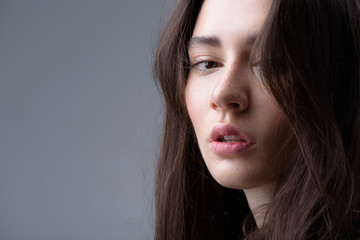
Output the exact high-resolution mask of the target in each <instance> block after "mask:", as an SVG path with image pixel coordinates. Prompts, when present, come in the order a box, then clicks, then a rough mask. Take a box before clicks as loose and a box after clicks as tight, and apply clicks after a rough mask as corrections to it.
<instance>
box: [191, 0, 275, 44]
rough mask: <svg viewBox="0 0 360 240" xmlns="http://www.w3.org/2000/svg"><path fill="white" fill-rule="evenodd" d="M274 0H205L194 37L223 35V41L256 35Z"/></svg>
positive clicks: (221, 37) (221, 36)
mask: <svg viewBox="0 0 360 240" xmlns="http://www.w3.org/2000/svg"><path fill="white" fill-rule="evenodd" d="M270 4H271V0H205V1H204V3H203V5H202V7H201V10H200V13H199V16H198V18H197V20H196V24H195V28H194V32H193V37H197V36H219V38H220V39H221V41H222V42H224V43H225V44H226V42H227V41H231V40H234V39H237V40H241V39H242V38H244V37H245V36H248V35H256V33H257V32H258V31H259V30H260V28H261V26H262V25H263V23H264V20H265V17H266V14H267V13H268V11H269V8H270Z"/></svg>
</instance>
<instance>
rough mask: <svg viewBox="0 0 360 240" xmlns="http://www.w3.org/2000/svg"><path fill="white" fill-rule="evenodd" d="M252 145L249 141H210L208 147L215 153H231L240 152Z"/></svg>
mask: <svg viewBox="0 0 360 240" xmlns="http://www.w3.org/2000/svg"><path fill="white" fill-rule="evenodd" d="M252 145H254V144H253V143H249V142H217V141H214V142H210V148H211V149H212V150H213V151H214V152H215V153H217V154H225V155H232V154H236V153H240V152H243V151H245V150H246V149H248V148H249V147H251V146H252Z"/></svg>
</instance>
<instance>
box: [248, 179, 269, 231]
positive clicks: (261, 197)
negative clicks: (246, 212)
mask: <svg viewBox="0 0 360 240" xmlns="http://www.w3.org/2000/svg"><path fill="white" fill-rule="evenodd" d="M274 188H275V183H270V184H266V185H262V186H259V187H256V188H251V189H244V193H245V195H246V199H247V201H248V204H249V207H250V210H251V212H252V214H253V216H254V219H255V222H256V225H257V226H258V228H261V227H262V226H263V225H264V223H265V216H266V213H267V211H268V204H269V203H270V202H271V201H272V199H273V193H274Z"/></svg>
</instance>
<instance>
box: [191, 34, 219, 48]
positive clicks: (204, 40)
mask: <svg viewBox="0 0 360 240" xmlns="http://www.w3.org/2000/svg"><path fill="white" fill-rule="evenodd" d="M187 46H188V49H190V48H193V47H195V46H210V47H221V41H220V39H219V38H218V37H216V36H200V37H192V38H191V39H190V40H189V42H188V45H187Z"/></svg>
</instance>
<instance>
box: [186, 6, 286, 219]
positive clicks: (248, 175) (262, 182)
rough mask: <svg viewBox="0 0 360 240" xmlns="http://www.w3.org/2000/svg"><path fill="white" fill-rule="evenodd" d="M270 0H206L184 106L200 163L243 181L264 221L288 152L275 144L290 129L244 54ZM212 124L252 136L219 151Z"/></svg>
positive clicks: (236, 183) (192, 46) (224, 180)
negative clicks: (238, 147) (239, 146)
mask: <svg viewBox="0 0 360 240" xmlns="http://www.w3.org/2000/svg"><path fill="white" fill-rule="evenodd" d="M270 5H271V1H270V0H226V1H224V0H206V1H205V2H204V4H203V6H202V8H201V11H200V13H199V16H198V19H197V21H196V25H195V29H194V32H193V35H192V40H190V42H189V48H188V54H189V58H190V62H191V65H192V66H191V70H190V73H189V77H188V80H187V86H186V91H185V97H186V106H187V110H188V113H189V116H190V118H191V121H192V123H193V126H194V129H195V133H196V137H197V140H198V144H199V148H200V151H201V153H202V156H203V158H204V161H205V164H206V166H207V168H208V169H209V171H210V173H211V174H212V176H213V177H214V179H215V180H216V181H217V182H218V183H219V184H221V185H223V186H225V187H228V188H234V189H243V190H244V192H245V194H246V196H247V199H248V202H249V205H250V208H251V210H252V211H253V214H254V217H255V220H256V221H257V223H258V225H260V226H261V225H262V219H263V214H264V211H260V210H259V209H260V206H261V205H263V204H266V203H269V202H270V201H271V199H272V197H271V196H272V193H273V189H274V186H275V185H276V182H277V179H278V178H279V176H280V175H281V174H282V173H283V172H284V169H285V168H286V165H287V163H288V158H289V156H288V155H289V153H288V152H287V151H282V152H281V153H280V149H282V147H283V146H284V143H285V142H286V141H287V140H289V139H290V136H291V135H292V131H291V128H290V126H289V123H288V121H287V119H286V118H285V116H284V114H283V112H282V111H281V110H280V108H279V107H278V105H277V104H276V102H275V101H274V100H273V98H272V96H271V95H270V94H269V93H268V92H267V91H266V89H265V87H264V86H263V85H262V84H261V79H259V78H257V77H256V76H255V75H254V71H253V68H252V66H253V65H252V64H253V63H251V62H250V54H251V52H252V51H255V50H254V49H253V48H252V45H253V43H254V40H255V39H256V36H257V34H258V33H259V31H260V30H261V27H262V25H263V23H264V20H265V17H266V14H267V12H268V11H269V8H270ZM216 125H231V126H233V127H234V128H236V129H237V130H238V131H240V132H241V133H243V134H244V135H246V136H247V137H248V138H249V139H250V140H251V142H252V143H253V144H252V145H251V146H250V147H249V148H247V149H245V150H244V151H240V152H236V153H230V154H219V153H217V152H216V151H214V150H213V149H212V148H211V146H210V142H211V137H210V136H211V132H212V130H213V128H214V127H215V126H216Z"/></svg>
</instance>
